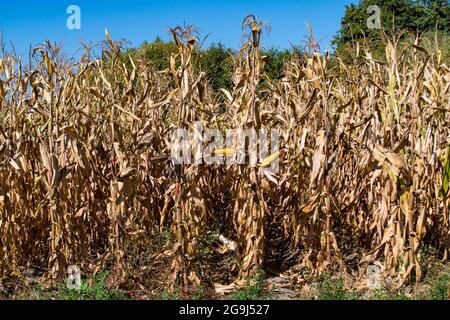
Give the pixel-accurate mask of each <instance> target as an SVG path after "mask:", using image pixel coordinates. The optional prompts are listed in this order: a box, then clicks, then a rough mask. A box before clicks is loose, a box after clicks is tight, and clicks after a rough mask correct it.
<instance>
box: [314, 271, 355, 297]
mask: <svg viewBox="0 0 450 320" xmlns="http://www.w3.org/2000/svg"><path fill="white" fill-rule="evenodd" d="M357 298H358V296H357V294H356V293H354V292H350V291H348V290H347V289H346V288H345V287H344V280H343V279H342V278H336V279H333V278H332V277H331V275H330V274H327V273H326V274H323V275H322V276H320V278H319V282H318V283H317V299H318V300H355V299H357Z"/></svg>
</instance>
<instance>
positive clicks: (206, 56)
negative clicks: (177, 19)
mask: <svg viewBox="0 0 450 320" xmlns="http://www.w3.org/2000/svg"><path fill="white" fill-rule="evenodd" d="M232 54H234V53H233V51H232V50H230V49H226V48H225V46H224V45H223V44H221V43H219V44H214V43H213V44H212V45H211V46H210V47H209V48H208V49H206V50H203V51H202V52H201V54H200V59H199V67H200V69H201V70H204V71H205V72H206V75H207V77H208V80H209V82H210V83H211V85H212V87H213V89H215V90H218V89H220V88H224V89H227V90H229V89H231V88H232V86H233V80H232V75H233V61H232V59H231V55H232Z"/></svg>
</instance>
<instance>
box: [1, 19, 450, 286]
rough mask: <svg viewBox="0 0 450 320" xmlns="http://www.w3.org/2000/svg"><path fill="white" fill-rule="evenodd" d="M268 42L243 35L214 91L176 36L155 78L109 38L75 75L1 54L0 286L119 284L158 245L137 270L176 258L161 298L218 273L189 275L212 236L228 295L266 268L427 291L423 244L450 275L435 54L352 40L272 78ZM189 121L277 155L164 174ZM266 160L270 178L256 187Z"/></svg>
mask: <svg viewBox="0 0 450 320" xmlns="http://www.w3.org/2000/svg"><path fill="white" fill-rule="evenodd" d="M263 31H264V24H263V23H261V22H259V21H257V20H256V19H255V18H254V17H253V16H249V17H247V18H246V19H245V20H244V22H243V34H244V37H243V46H242V48H241V49H240V51H239V52H238V54H236V55H234V56H232V59H233V63H234V75H233V82H234V86H233V89H232V90H229V91H228V90H225V89H223V90H221V91H220V92H214V91H213V90H212V89H211V86H210V85H209V83H208V75H207V74H206V73H205V72H202V71H197V69H196V68H195V66H196V65H195V63H196V59H195V57H196V55H197V54H199V52H200V49H199V40H198V38H197V36H196V33H195V29H193V28H189V27H188V28H184V29H183V28H179V27H177V28H175V29H172V30H171V34H172V36H173V39H174V42H175V43H176V45H177V48H178V50H177V53H176V54H173V55H172V56H171V57H170V67H169V68H168V69H167V70H164V71H163V72H157V71H155V70H154V69H153V68H152V65H151V63H149V62H148V61H144V60H136V59H133V58H131V57H130V56H124V55H123V50H122V46H121V44H120V43H119V42H115V41H113V40H112V39H111V38H110V36H109V34H107V40H106V41H104V43H102V46H103V47H102V48H103V49H102V54H101V56H100V57H98V58H96V59H84V58H83V59H80V60H79V61H76V62H73V61H72V62H71V61H68V60H66V59H65V58H64V56H63V55H62V54H61V53H60V52H59V50H58V48H57V47H56V46H54V45H52V44H50V43H46V44H43V45H42V46H40V47H38V48H36V49H35V50H34V51H33V52H32V53H30V58H31V60H30V63H24V62H23V61H22V60H21V59H20V58H19V57H16V56H14V55H13V54H10V53H3V55H2V56H1V57H0V277H7V276H12V275H15V274H18V273H20V272H21V270H23V268H27V267H30V266H38V267H39V268H42V270H44V271H45V272H44V274H43V277H42V279H43V281H44V282H48V283H55V282H56V281H59V280H61V279H62V278H63V277H65V275H66V270H67V267H68V266H70V265H78V266H80V268H81V269H82V271H83V273H84V274H96V273H99V272H101V271H102V270H106V269H107V270H110V281H111V283H113V284H115V285H120V284H121V283H123V282H125V281H126V280H127V279H128V278H130V277H131V276H132V275H133V272H134V271H133V263H131V262H130V261H132V257H131V255H132V252H133V251H130V249H129V248H130V246H134V247H135V248H138V249H135V250H144V249H143V248H145V247H146V246H149V245H150V244H149V239H151V237H152V236H153V235H155V234H161V233H163V232H166V231H167V230H168V232H169V233H170V235H171V237H172V238H173V241H172V242H171V244H170V247H167V246H166V247H165V248H164V250H162V251H163V252H159V253H157V254H154V255H152V256H151V258H150V259H148V262H147V263H148V264H149V265H151V264H153V263H155V264H156V263H158V262H157V261H158V259H162V258H161V257H164V259H168V260H169V261H170V264H169V266H170V267H168V268H167V269H165V270H162V271H161V272H162V273H164V276H165V277H167V278H166V279H165V280H164V281H166V282H167V286H168V287H171V288H174V287H187V286H189V285H200V284H202V283H204V282H205V274H207V273H208V272H209V273H211V272H214V270H213V268H211V269H206V270H205V269H201V268H199V267H198V264H199V263H201V257H200V255H199V252H200V245H201V239H202V237H203V236H204V235H205V234H206V233H207V232H209V231H211V229H212V226H214V225H216V224H217V223H218V222H220V223H221V224H222V226H223V227H222V233H223V234H221V235H220V236H219V237H217V239H215V240H214V242H213V243H211V245H212V246H214V250H216V251H217V252H219V256H223V255H225V254H231V255H233V256H234V257H235V260H234V261H235V262H234V264H233V265H232V266H230V272H234V273H232V274H233V279H231V280H230V282H232V283H233V284H234V285H239V284H240V283H242V281H244V280H245V279H248V278H249V277H251V276H252V275H254V274H255V272H257V270H259V269H262V270H268V269H270V263H269V260H270V259H269V257H272V258H271V259H272V260H273V259H275V260H276V263H278V264H279V265H282V263H281V262H283V261H285V262H288V263H286V264H283V266H284V265H289V266H290V267H293V266H302V267H303V268H305V269H307V270H308V271H309V272H310V273H311V274H314V275H319V274H321V273H323V272H325V271H327V270H338V271H339V272H342V273H346V274H347V273H348V274H358V273H364V272H365V270H366V268H367V266H369V265H371V264H374V263H376V264H379V265H381V266H382V267H383V268H382V269H383V272H384V274H385V275H391V276H400V277H401V279H402V281H405V282H406V281H420V279H421V268H420V255H421V249H422V248H423V247H424V246H433V247H435V248H436V249H437V250H438V254H439V258H441V259H443V260H447V259H448V258H449V254H450V252H449V250H450V216H449V214H450V213H449V209H450V192H449V180H450V69H449V66H448V65H447V64H446V63H445V62H444V61H442V58H441V56H442V52H441V51H440V49H439V44H438V41H436V42H435V43H429V44H426V45H424V44H423V43H422V42H421V41H420V39H418V38H415V37H414V36H410V37H407V38H405V37H389V36H387V35H384V43H385V47H386V52H385V54H386V59H385V60H383V61H381V60H377V59H375V58H373V56H372V54H371V51H370V48H369V46H365V45H363V44H356V43H355V46H354V51H353V53H352V54H353V63H350V64H348V63H344V62H343V61H342V60H341V59H340V58H339V57H336V56H333V55H331V54H329V53H320V52H319V51H318V50H317V48H316V47H315V46H314V45H312V46H310V47H309V50H307V51H306V52H304V53H302V54H301V55H297V56H293V57H292V58H291V60H290V61H288V62H287V63H286V65H285V67H284V72H283V75H282V77H280V79H279V80H277V81H273V80H270V79H269V78H267V77H265V74H264V71H263V69H264V66H265V64H266V63H269V61H270V57H267V56H262V55H261V54H260V48H261V36H264V32H263ZM263 82H264V85H262V83H263ZM198 121H200V122H201V123H202V124H203V126H204V127H210V128H216V129H218V130H224V129H225V128H233V127H241V128H256V129H259V128H262V127H266V128H278V130H279V131H280V148H279V150H278V151H276V152H274V153H272V154H271V155H270V156H269V157H268V158H266V159H264V160H263V161H262V162H261V163H259V164H258V165H245V164H244V165H243V164H239V165H217V164H215V165H206V164H202V165H194V164H181V165H175V164H174V163H173V162H171V158H170V150H171V147H172V146H171V144H172V142H171V141H170V139H169V133H170V132H171V130H173V129H174V128H179V127H182V128H188V129H192V128H193V125H194V122H198ZM204 143H207V141H204ZM216 151H217V152H216V153H217V154H224V155H225V154H226V155H229V154H232V153H233V149H232V148H231V149H226V150H216ZM275 160H277V161H279V173H278V174H277V175H261V174H259V173H260V171H261V170H260V169H261V168H264V167H265V166H267V165H268V164H270V163H271V162H272V161H275ZM139 248H140V249H139ZM273 257H275V258H273ZM287 269H289V268H288V267H286V270H283V271H288V270H287ZM233 270H234V271H233ZM226 284H229V283H226ZM224 285H225V284H224Z"/></svg>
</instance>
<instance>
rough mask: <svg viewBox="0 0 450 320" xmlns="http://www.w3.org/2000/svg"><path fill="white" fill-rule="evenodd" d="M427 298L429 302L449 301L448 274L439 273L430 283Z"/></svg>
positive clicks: (449, 280)
mask: <svg viewBox="0 0 450 320" xmlns="http://www.w3.org/2000/svg"><path fill="white" fill-rule="evenodd" d="M429 298H430V299H431V300H448V299H450V274H449V273H441V274H439V275H438V276H437V277H436V279H434V281H433V282H432V283H431V288H430V293H429Z"/></svg>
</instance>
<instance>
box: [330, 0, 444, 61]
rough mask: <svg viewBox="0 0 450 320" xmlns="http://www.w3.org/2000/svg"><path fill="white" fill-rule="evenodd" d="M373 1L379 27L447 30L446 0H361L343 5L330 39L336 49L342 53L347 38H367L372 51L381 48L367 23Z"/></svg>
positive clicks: (373, 31) (377, 32)
mask: <svg viewBox="0 0 450 320" xmlns="http://www.w3.org/2000/svg"><path fill="white" fill-rule="evenodd" d="M371 5H377V6H379V7H380V9H381V16H380V18H381V19H380V20H381V25H382V28H383V29H384V30H385V31H386V32H387V33H390V32H391V31H395V32H398V31H407V32H415V33H418V34H424V33H426V32H429V31H434V30H436V27H437V30H438V31H441V32H443V33H444V34H445V35H448V34H449V33H450V2H449V0H416V1H413V0H361V1H360V2H359V3H358V4H351V5H348V6H346V10H345V15H344V17H343V18H342V20H341V29H340V30H339V31H338V33H337V35H336V36H335V38H334V40H333V44H334V45H335V46H336V50H337V52H339V53H344V52H345V50H346V49H347V48H348V46H349V43H351V41H361V40H362V39H363V38H366V39H367V40H368V43H370V44H371V45H372V46H373V48H374V49H375V51H380V50H381V43H380V41H379V39H380V31H379V30H373V29H372V30H371V29H369V28H368V27H367V19H368V18H369V16H370V13H368V8H369V6H371Z"/></svg>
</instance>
